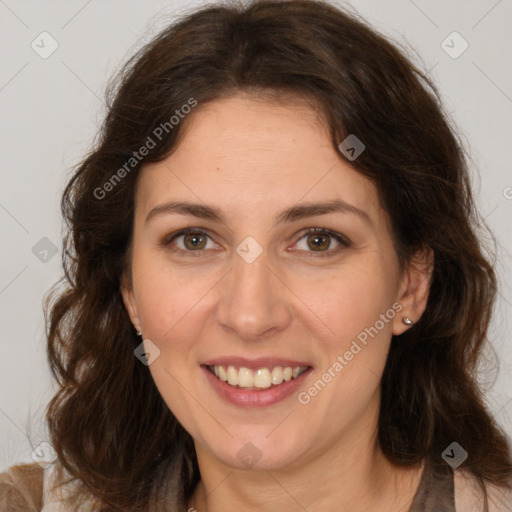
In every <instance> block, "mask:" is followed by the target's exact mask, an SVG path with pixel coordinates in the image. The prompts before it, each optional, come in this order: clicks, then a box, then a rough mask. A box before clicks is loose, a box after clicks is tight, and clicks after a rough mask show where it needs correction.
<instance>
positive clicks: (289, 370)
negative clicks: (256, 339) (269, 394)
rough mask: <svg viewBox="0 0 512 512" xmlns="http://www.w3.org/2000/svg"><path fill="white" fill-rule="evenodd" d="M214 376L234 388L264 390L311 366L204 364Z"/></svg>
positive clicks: (286, 380)
mask: <svg viewBox="0 0 512 512" xmlns="http://www.w3.org/2000/svg"><path fill="white" fill-rule="evenodd" d="M205 366H206V368H207V369H208V371H209V372H210V373H212V374H213V375H215V377H216V378H217V379H218V380H220V381H222V382H225V383H226V384H228V385H229V386H231V387H233V388H236V389H244V390H248V391H258V390H266V389H270V388H275V387H278V386H280V385H282V384H283V383H284V382H289V381H291V380H294V379H297V378H298V377H300V376H301V375H302V374H303V373H305V372H306V371H308V370H309V369H310V368H311V366H261V367H258V368H247V367H246V366H243V365H234V364H233V365H205Z"/></svg>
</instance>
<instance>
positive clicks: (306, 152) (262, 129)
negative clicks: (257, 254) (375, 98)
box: [137, 95, 382, 220]
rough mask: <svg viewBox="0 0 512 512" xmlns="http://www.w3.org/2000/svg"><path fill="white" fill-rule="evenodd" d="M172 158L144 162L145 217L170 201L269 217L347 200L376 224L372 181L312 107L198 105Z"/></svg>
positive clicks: (293, 103)
mask: <svg viewBox="0 0 512 512" xmlns="http://www.w3.org/2000/svg"><path fill="white" fill-rule="evenodd" d="M183 127H184V128H185V130H184V132H183V133H182V136H181V137H180V141H179V145H178V146H177V148H176V149H175V151H174V152H173V153H172V154H171V156H169V157H168V158H167V159H165V160H163V161H161V162H157V163H153V164H149V165H146V166H145V167H144V168H143V170H142V172H141V176H140V180H139V184H138V191H137V203H138V209H139V210H142V211H141V213H144V212H146V213H147V212H148V211H149V210H150V209H151V208H153V207H154V206H155V205H157V204H158V203H159V202H164V201H169V200H171V199H179V200H193V201H195V202H198V200H199V201H200V202H205V203H208V204H215V205H217V206H219V207H220V208H223V209H224V208H232V209H234V210H237V213H239V214H240V215H242V216H243V215H245V214H248V212H249V211H250V212H252V215H254V213H260V214H264V213H265V212H271V211H275V210H280V209H281V208H282V207H283V206H289V205H291V204H294V203H298V202H301V201H318V200H335V199H342V200H344V201H347V202H350V203H351V204H354V206H356V207H359V208H361V209H364V210H365V211H366V212H367V213H368V215H369V216H370V217H374V219H375V220H376V219H377V218H378V217H379V216H381V215H382V212H381V211H380V207H379V201H378V197H377V191H376V189H375V186H374V185H373V183H371V182H370V181H369V180H368V179H366V178H365V177H364V176H362V175H361V174H360V173H358V172H356V171H355V170H354V169H353V168H351V167H350V166H349V165H348V163H347V162H345V161H344V160H343V159H342V158H341V157H340V155H339V154H338V153H337V151H336V149H335V148H334V147H333V145H332V142H331V140H330V137H329V134H328V128H327V125H326V124H325V122H324V121H323V119H322V117H321V115H319V110H318V108H315V106H314V105H312V104H311V103H307V102H305V101H303V100H302V101H301V99H299V98H291V99H289V100H288V101H285V102H282V101H280V102H278V101H272V100H269V99H264V98H259V97H251V96H247V95H245V96H244V95H237V96H234V97H230V98H225V99H219V100H215V101H212V102H209V103H206V104H204V105H200V106H198V107H196V109H195V111H194V112H193V113H192V114H190V115H189V117H188V118H187V119H186V122H185V124H184V126H183Z"/></svg>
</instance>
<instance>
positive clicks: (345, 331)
mask: <svg viewBox="0 0 512 512" xmlns="http://www.w3.org/2000/svg"><path fill="white" fill-rule="evenodd" d="M186 122H187V129H186V131H185V132H184V136H183V138H182V140H181V142H180V144H179V146H178V148H177V149H176V151H175V152H174V153H173V154H172V155H171V156H170V157H168V158H167V159H166V160H164V161H162V162H159V163H155V164H150V165H147V166H146V167H145V168H144V169H143V170H142V172H141V175H140V179H139V182H138V186H137V191H136V201H135V203H136V208H135V218H134V236H133V253H132V258H133V259H132V284H131V285H130V286H125V287H123V288H122V294H123V299H124V302H125V305H126V308H127V311H128V313H129V315H130V318H131V320H132V322H133V324H134V325H135V326H136V327H140V328H141V329H142V331H143V337H144V339H145V342H144V343H145V346H146V348H147V349H148V351H149V352H151V350H152V349H153V347H154V346H155V345H156V346H157V347H158V349H159V351H160V353H159V355H158V357H156V358H155V359H154V361H153V362H151V364H150V365H149V371H150V372H151V375H152V377H153V379H154V381H155V384H156V386H157V388H158V390H159V392H160V393H161V395H162V397H163V399H164V400H165V402H166V403H167V405H168V406H169V408H170V409H171V410H172V412H173V413H174V415H175V416H176V417H177V419H178V420H179V421H180V423H181V424H182V425H183V426H184V427H185V429H186V430H187V431H188V432H189V433H190V434H191V435H192V436H193V438H194V440H195V443H196V449H197V450H198V452H201V453H204V454H208V456H210V457H213V458H215V459H216V460H218V461H220V462H221V463H223V464H226V465H228V466H230V467H234V468H244V467H248V466H249V465H250V464H252V463H254V461H255V460H256V459H259V460H258V462H257V464H258V467H260V468H265V469H278V468H285V467H292V466H293V465H297V464H300V463H302V462H305V461H307V460H308V459H309V458H312V457H314V456H315V455H318V453H320V452H322V451H328V450H329V449H331V448H332V446H333V445H336V444H338V443H343V442H348V440H350V439H351V437H353V438H354V439H355V438H356V437H357V435H361V432H364V431H365V430H372V432H373V433H375V432H374V427H375V425H376V421H377V416H378V408H379V400H380V397H379V383H380V378H381V375H382V371H383V367H384V364H385V360H386V355H387V352H388V348H389V344H390V338H391V336H392V334H393V333H395V334H400V333H401V332H403V330H404V329H405V328H406V327H405V326H404V325H403V323H402V318H403V317H404V316H409V317H411V318H415V317H416V318H417V317H418V316H419V314H421V310H422V308H423V307H424V302H425V300H426V298H425V297H424V296H421V293H419V291H418V290H420V289H421V286H420V285H419V284H418V283H419V282H420V281H419V280H418V279H416V278H415V277H414V275H412V274H411V273H409V272H407V271H404V272H400V270H399V265H398V259H397V255H396V252H395V249H394V247H393V243H392V239H391V233H390V228H389V226H388V221H387V217H386V214H385V212H384V211H383V210H382V208H381V207H380V205H379V200H378V195H377V190H376V189H375V186H374V185H373V184H372V183H370V182H369V181H368V180H367V179H366V178H364V177H363V176H362V175H361V174H359V173H357V172H355V171H354V170H353V169H352V168H351V167H350V166H349V165H348V164H347V162H345V161H344V160H343V159H342V158H341V157H340V155H338V154H337V152H336V151H335V150H334V149H333V147H332V144H331V142H330V140H329V137H328V134H327V130H326V129H325V128H324V126H323V125H322V123H321V120H320V119H318V118H317V117H316V114H315V111H314V110H313V109H311V108H310V107H308V106H307V105H306V104H302V105H299V104H293V105H291V104H287V103H280V104H277V103H275V102H271V101H264V100H261V99H259V100H258V99H256V98H254V97H250V96H241V95H239V96H234V97H231V98H227V99H222V100H217V101H214V102H211V103H208V104H205V105H202V106H201V105H200V106H198V107H197V108H196V109H195V111H194V113H193V114H190V117H189V118H188V119H187V120H186ZM184 230H188V231H187V232H185V233H184V232H183V231H184ZM148 340H150V341H148ZM230 367H231V368H230ZM224 372H225V374H224ZM215 373H217V374H218V376H216V375H215ZM290 373H291V376H290ZM290 377H291V378H290ZM226 378H227V379H228V382H225V381H224V380H223V379H226ZM248 443H250V444H248ZM251 457H252V459H251ZM251 460H252V462H251Z"/></svg>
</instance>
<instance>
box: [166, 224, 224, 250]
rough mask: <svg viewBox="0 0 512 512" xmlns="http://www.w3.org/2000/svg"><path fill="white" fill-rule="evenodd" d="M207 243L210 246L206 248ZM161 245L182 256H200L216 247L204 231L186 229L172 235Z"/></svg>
mask: <svg viewBox="0 0 512 512" xmlns="http://www.w3.org/2000/svg"><path fill="white" fill-rule="evenodd" d="M209 243H210V244H211V245H210V246H208V244H209ZM163 245H164V246H165V247H167V248H169V249H170V250H172V251H175V252H177V253H178V254H180V255H183V256H200V253H201V252H203V250H204V249H215V248H217V247H218V245H217V244H216V243H215V242H214V241H213V240H212V239H211V238H210V236H209V235H208V234H207V233H206V231H205V230H204V229H201V228H186V229H182V230H180V231H178V232H177V233H173V234H172V235H171V236H170V237H167V238H166V239H165V240H164V242H163ZM192 253H196V254H192Z"/></svg>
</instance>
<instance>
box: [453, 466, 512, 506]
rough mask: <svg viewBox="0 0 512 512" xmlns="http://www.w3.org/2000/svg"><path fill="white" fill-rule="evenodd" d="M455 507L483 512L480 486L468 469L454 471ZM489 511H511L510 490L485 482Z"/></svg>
mask: <svg viewBox="0 0 512 512" xmlns="http://www.w3.org/2000/svg"><path fill="white" fill-rule="evenodd" d="M454 483H455V509H456V510H457V511H459V510H460V511H463V512H483V511H484V510H486V509H485V505H484V503H485V502H484V496H483V492H482V488H481V487H480V485H479V484H478V481H477V479H476V478H475V477H474V476H473V475H472V474H471V473H470V472H468V471H458V470H456V471H454ZM486 490H487V497H488V501H489V509H488V511H489V512H512V490H510V489H505V488H504V487H500V486H496V485H492V484H486Z"/></svg>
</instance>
